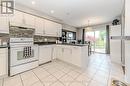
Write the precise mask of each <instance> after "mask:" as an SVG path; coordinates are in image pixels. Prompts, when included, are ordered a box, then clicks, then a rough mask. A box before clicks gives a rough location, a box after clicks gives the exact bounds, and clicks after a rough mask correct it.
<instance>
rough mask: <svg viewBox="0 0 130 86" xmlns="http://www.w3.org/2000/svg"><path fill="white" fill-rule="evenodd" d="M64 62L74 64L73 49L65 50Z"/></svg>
mask: <svg viewBox="0 0 130 86" xmlns="http://www.w3.org/2000/svg"><path fill="white" fill-rule="evenodd" d="M63 60H64V61H66V62H69V63H72V49H71V48H64V50H63Z"/></svg>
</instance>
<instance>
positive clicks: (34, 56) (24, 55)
mask: <svg viewBox="0 0 130 86" xmlns="http://www.w3.org/2000/svg"><path fill="white" fill-rule="evenodd" d="M37 60H38V48H37V47H35V46H24V47H23V46H21V47H11V48H10V65H11V66H18V65H22V64H26V63H30V62H33V61H37Z"/></svg>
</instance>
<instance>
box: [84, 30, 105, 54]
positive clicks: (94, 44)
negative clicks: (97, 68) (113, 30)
mask: <svg viewBox="0 0 130 86" xmlns="http://www.w3.org/2000/svg"><path fill="white" fill-rule="evenodd" d="M85 41H89V42H90V44H91V51H92V52H98V53H106V30H95V31H87V32H85Z"/></svg>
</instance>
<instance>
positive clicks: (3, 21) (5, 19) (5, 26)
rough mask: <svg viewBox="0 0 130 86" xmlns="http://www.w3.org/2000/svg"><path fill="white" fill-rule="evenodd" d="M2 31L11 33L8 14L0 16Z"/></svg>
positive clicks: (0, 29)
mask: <svg viewBox="0 0 130 86" xmlns="http://www.w3.org/2000/svg"><path fill="white" fill-rule="evenodd" d="M0 33H7V34H8V33H9V22H8V17H7V16H0Z"/></svg>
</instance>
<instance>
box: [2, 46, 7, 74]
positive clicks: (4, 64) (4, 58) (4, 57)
mask: <svg viewBox="0 0 130 86" xmlns="http://www.w3.org/2000/svg"><path fill="white" fill-rule="evenodd" d="M7 74H8V49H7V48H1V49H0V76H5V75H7Z"/></svg>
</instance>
